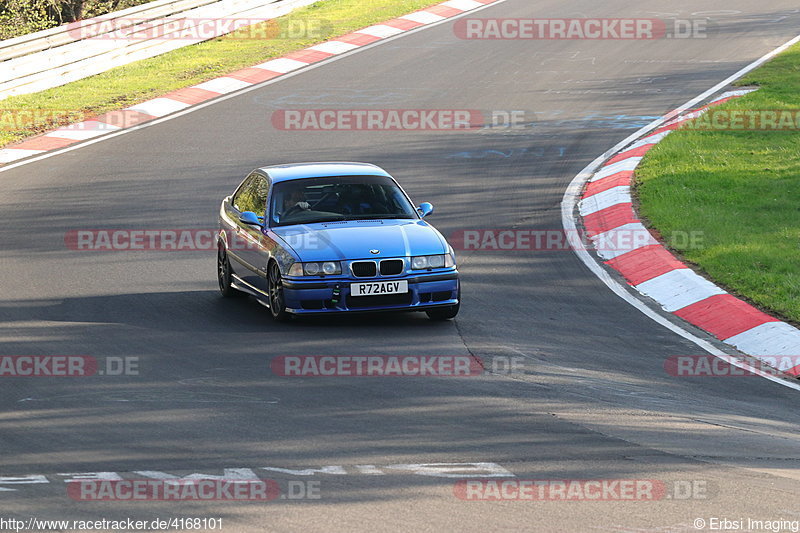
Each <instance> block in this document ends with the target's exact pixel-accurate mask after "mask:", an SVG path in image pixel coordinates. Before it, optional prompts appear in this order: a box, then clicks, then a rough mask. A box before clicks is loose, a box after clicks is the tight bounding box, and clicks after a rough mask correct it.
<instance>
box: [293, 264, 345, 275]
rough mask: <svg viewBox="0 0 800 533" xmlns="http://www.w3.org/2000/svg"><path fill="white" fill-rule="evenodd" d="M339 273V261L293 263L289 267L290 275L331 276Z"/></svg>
mask: <svg viewBox="0 0 800 533" xmlns="http://www.w3.org/2000/svg"><path fill="white" fill-rule="evenodd" d="M341 273H342V264H341V263H340V262H339V261H323V262H315V263H295V264H293V265H292V268H290V269H289V275H290V276H333V275H335V274H341Z"/></svg>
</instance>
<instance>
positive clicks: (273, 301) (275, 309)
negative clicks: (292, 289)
mask: <svg viewBox="0 0 800 533" xmlns="http://www.w3.org/2000/svg"><path fill="white" fill-rule="evenodd" d="M267 283H268V284H269V286H268V287H267V293H268V294H269V312H270V313H271V314H272V318H273V319H275V320H277V321H278V322H283V321H285V320H288V319H289V318H290V317H291V314H290V313H288V312H287V311H286V300H285V299H284V297H283V282H282V278H281V269H280V267H278V263H275V262H272V263H270V264H269V270H268V271H267Z"/></svg>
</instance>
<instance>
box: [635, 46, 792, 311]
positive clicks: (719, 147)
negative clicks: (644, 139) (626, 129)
mask: <svg viewBox="0 0 800 533" xmlns="http://www.w3.org/2000/svg"><path fill="white" fill-rule="evenodd" d="M737 85H741V86H745V85H758V86H759V87H760V88H759V90H758V91H756V92H754V93H751V94H748V95H746V96H743V97H741V98H737V99H734V100H732V101H730V102H727V103H725V104H722V106H719V107H717V108H714V109H715V110H724V111H726V112H727V111H733V110H746V111H751V110H786V111H790V112H792V113H791V115H793V116H795V117H800V113H798V111H799V110H800V45H796V46H794V47H792V48H790V49H789V50H787V51H785V52H784V53H783V54H781V55H779V56H778V57H776V58H775V59H773V60H772V61H770V62H769V63H767V64H765V65H764V66H762V67H760V68H759V69H757V70H755V71H753V72H752V73H750V74H749V75H748V76H746V77H745V78H743V79H742V80H740V81H739V82H738V83H737ZM791 115H789V114H787V116H791ZM706 120H708V119H706ZM702 121H703V119H702V118H701V119H698V120H697V121H694V122H693V123H689V124H687V125H686V126H684V127H683V128H681V129H679V130H677V131H675V132H673V133H672V134H670V135H668V136H667V137H666V138H665V139H664V140H663V141H662V142H660V143H659V144H658V145H657V146H656V147H655V148H653V149H652V150H650V152H648V153H647V155H646V157H645V158H644V160H643V162H642V164H641V165H640V166H639V167H638V168H637V170H636V193H637V195H638V200H639V202H640V207H639V212H640V214H641V215H642V216H643V217H644V218H645V219H646V221H647V223H648V224H650V225H651V227H653V228H654V229H656V230H657V231H658V232H660V234H661V235H663V236H674V237H666V244H667V245H668V246H669V247H670V248H672V249H673V250H674V251H676V252H678V253H679V254H680V255H682V256H683V258H684V259H685V260H687V261H688V262H689V263H691V264H693V265H695V266H696V267H698V268H699V270H700V271H701V272H703V273H705V274H706V275H708V276H709V277H710V278H712V279H713V280H715V281H716V282H718V283H719V284H721V285H723V286H724V287H726V288H727V289H729V290H730V291H731V292H733V293H735V294H738V295H740V296H743V297H744V298H745V299H747V300H750V301H751V302H752V303H754V304H755V305H756V306H758V307H761V308H762V309H764V310H766V311H768V312H772V313H773V314H777V315H779V316H780V317H782V318H784V319H785V320H789V321H790V322H793V323H795V324H798V323H800V119H798V120H797V121H796V122H795V126H794V128H792V129H787V130H784V131H770V130H769V129H765V130H752V129H751V130H749V131H747V130H743V129H734V128H728V129H721V128H717V129H714V128H713V127H711V128H707V129H704V128H703V127H700V126H701V125H703V124H704V123H703V122H702ZM708 124H709V122H706V123H705V126H704V127H707V125H708ZM765 125H766V124H762V126H765ZM693 231H694V232H700V236H701V237H702V240H701V243H702V244H701V245H699V246H697V245H695V246H691V245H690V242H691V241H689V240H686V239H684V238H683V236H685V235H686V234H687V233H688V232H693Z"/></svg>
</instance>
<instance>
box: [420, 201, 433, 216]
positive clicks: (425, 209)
mask: <svg viewBox="0 0 800 533" xmlns="http://www.w3.org/2000/svg"><path fill="white" fill-rule="evenodd" d="M417 213H419V216H420V217H421V218H425V217H426V216H428V215H430V214H431V213H433V205H432V204H429V203H428V202H423V203H421V204H419V207H418V208H417Z"/></svg>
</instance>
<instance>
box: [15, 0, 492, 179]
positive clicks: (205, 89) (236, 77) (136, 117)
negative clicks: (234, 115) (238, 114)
mask: <svg viewBox="0 0 800 533" xmlns="http://www.w3.org/2000/svg"><path fill="white" fill-rule="evenodd" d="M497 1H499V0H447V1H446V2H443V3H441V4H437V5H435V6H431V7H428V8H426V9H422V10H420V11H415V12H414V13H410V14H408V15H403V16H401V17H397V18H394V19H392V20H387V21H386V22H383V23H381V24H375V25H373V26H369V27H367V28H363V29H361V30H358V31H356V32H353V33H348V34H347V35H342V36H341V37H337V38H335V39H332V40H330V41H326V42H323V43H320V44H316V45H314V46H311V47H309V48H306V49H304V50H299V51H296V52H291V53H289V54H287V55H285V56H283V57H279V58H276V59H271V60H270V61H267V62H265V63H261V64H259V65H254V66H252V67H249V68H244V69H241V70H237V71H236V72H231V73H230V74H227V75H225V76H222V77H219V78H216V79H213V80H209V81H206V82H203V83H200V84H198V85H195V86H193V87H187V88H184V89H180V90H177V91H174V92H171V93H169V94H165V95H164V96H160V97H158V98H154V99H153V100H148V101H146V102H142V103H140V104H136V105H134V106H131V107H127V108H125V109H122V110H120V111H112V112H109V113H106V114H104V115H101V116H98V117H94V118H93V119H92V120H86V121H83V122H78V123H76V124H71V125H69V126H65V127H62V128H58V129H56V130H54V131H51V132H49V133H46V134H44V135H40V136H37V137H33V138H30V139H27V140H25V141H22V142H20V143H18V144H16V145H13V146H9V147H7V148H3V149H0V165H2V164H6V163H11V162H13V161H18V160H20V159H24V158H27V157H31V156H36V155H39V154H42V153H45V152H48V151H51V150H57V149H60V148H64V147H65V146H69V145H72V144H76V143H79V142H81V141H86V140H89V139H94V138H96V137H100V136H102V135H106V134H108V133H113V132H115V131H119V130H121V129H127V128H131V127H133V126H136V125H139V124H142V123H144V122H148V121H151V120H154V119H157V118H161V117H164V116H167V115H170V114H172V113H175V112H178V111H183V110H184V109H186V108H189V107H191V106H194V105H197V104H200V103H202V102H205V101H207V100H211V99H213V98H217V97H220V96H222V95H225V94H228V93H231V92H234V91H238V90H240V89H244V88H247V87H251V86H253V85H257V84H259V83H263V82H265V81H269V80H271V79H273V78H277V77H279V76H282V75H284V74H287V73H289V72H292V71H295V70H298V69H301V68H303V67H307V66H309V65H312V64H314V63H318V62H320V61H325V60H326V59H329V58H332V57H334V56H337V55H340V54H344V53H346V52H350V51H351V50H355V49H356V48H360V47H362V46H366V45H369V44H372V43H375V42H377V41H381V40H383V39H386V38H389V37H394V36H395V35H399V34H401V33H405V32H407V31H410V30H415V29H417V28H421V27H423V26H428V25H431V24H436V23H439V22H441V21H444V20H446V19H449V18H452V17H456V16H458V15H462V14H464V13H467V12H469V11H473V10H476V9H479V8H482V7H485V6H487V5H489V4H493V3H495V2H497Z"/></svg>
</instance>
